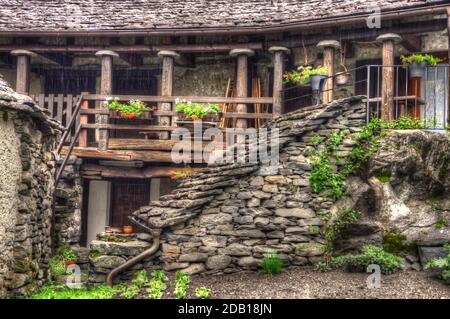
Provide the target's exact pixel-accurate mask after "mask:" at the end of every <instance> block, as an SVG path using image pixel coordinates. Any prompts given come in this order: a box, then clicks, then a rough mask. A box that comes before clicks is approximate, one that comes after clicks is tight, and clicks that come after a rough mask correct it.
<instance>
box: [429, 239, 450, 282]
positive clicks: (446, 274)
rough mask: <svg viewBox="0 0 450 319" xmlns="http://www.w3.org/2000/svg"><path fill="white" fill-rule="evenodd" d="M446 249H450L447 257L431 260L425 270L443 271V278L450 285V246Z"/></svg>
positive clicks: (446, 246)
mask: <svg viewBox="0 0 450 319" xmlns="http://www.w3.org/2000/svg"><path fill="white" fill-rule="evenodd" d="M444 248H445V249H448V254H447V256H446V257H443V258H435V259H432V260H430V261H429V262H428V263H427V264H426V265H425V267H424V269H441V270H442V272H441V278H442V279H443V280H444V281H445V282H446V283H447V284H450V244H447V245H445V246H444Z"/></svg>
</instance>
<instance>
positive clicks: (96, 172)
mask: <svg viewBox="0 0 450 319" xmlns="http://www.w3.org/2000/svg"><path fill="white" fill-rule="evenodd" d="M184 170H185V168H184V167H167V166H160V167H147V168H142V169H139V168H129V167H111V166H103V165H96V164H86V165H83V166H82V167H81V175H82V176H83V177H84V178H94V177H97V178H99V177H100V178H138V179H141V178H159V177H170V176H172V175H173V174H174V173H176V172H182V171H184ZM191 170H192V171H193V172H196V171H198V170H200V169H199V168H191Z"/></svg>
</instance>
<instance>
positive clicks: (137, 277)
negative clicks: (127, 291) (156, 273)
mask: <svg viewBox="0 0 450 319" xmlns="http://www.w3.org/2000/svg"><path fill="white" fill-rule="evenodd" d="M132 283H133V285H135V286H136V287H139V288H142V287H144V286H145V285H147V284H148V277H147V272H146V271H145V270H141V271H138V272H136V273H135V274H134V279H133V280H132Z"/></svg>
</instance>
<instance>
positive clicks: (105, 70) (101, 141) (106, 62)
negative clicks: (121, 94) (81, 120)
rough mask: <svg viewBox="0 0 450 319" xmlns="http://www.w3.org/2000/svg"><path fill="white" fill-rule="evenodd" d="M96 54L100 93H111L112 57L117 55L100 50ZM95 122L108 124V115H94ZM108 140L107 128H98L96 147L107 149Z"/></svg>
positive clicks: (103, 105)
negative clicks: (97, 57) (98, 58)
mask: <svg viewBox="0 0 450 319" xmlns="http://www.w3.org/2000/svg"><path fill="white" fill-rule="evenodd" d="M95 55H96V56H100V57H101V65H102V70H101V82H100V94H102V95H111V94H112V85H113V57H118V56H119V55H118V54H117V53H115V52H113V51H108V50H101V51H97V52H96V53H95ZM99 108H100V109H106V110H107V109H108V108H107V107H106V106H105V104H103V103H100V104H99ZM96 123H97V124H108V123H109V115H107V114H100V115H97V116H96ZM108 140H109V130H108V129H99V130H98V149H99V150H101V151H106V150H107V149H108Z"/></svg>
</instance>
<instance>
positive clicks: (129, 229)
mask: <svg viewBox="0 0 450 319" xmlns="http://www.w3.org/2000/svg"><path fill="white" fill-rule="evenodd" d="M122 231H123V233H124V234H127V235H129V234H132V233H133V227H132V226H123V229H122Z"/></svg>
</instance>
